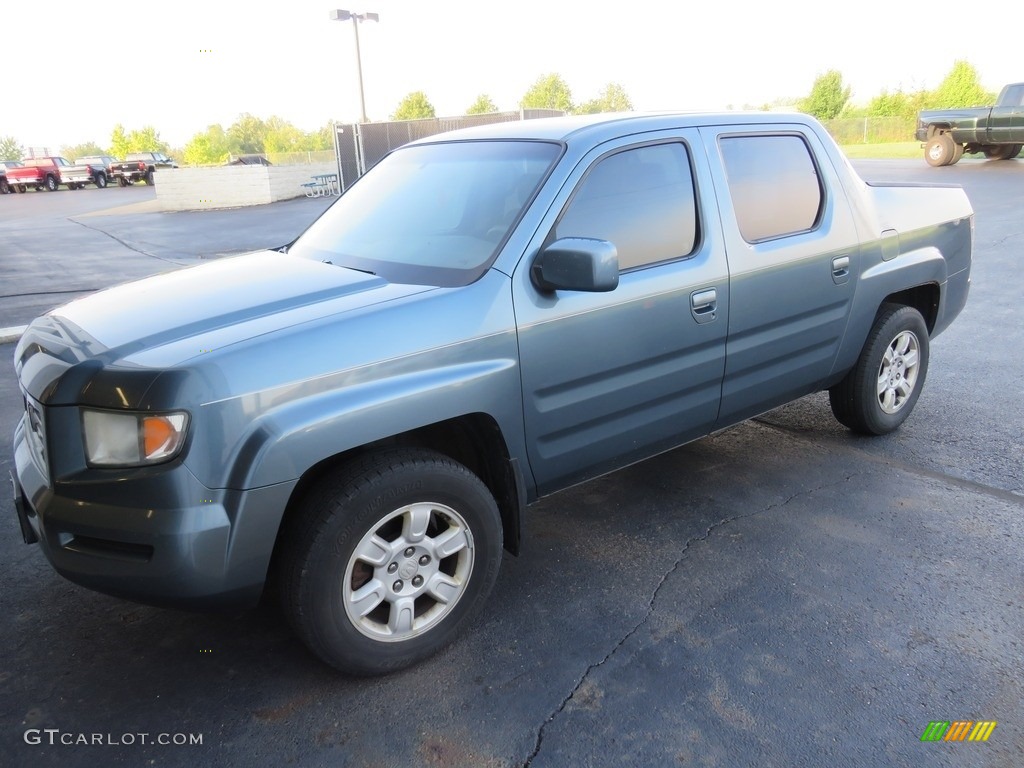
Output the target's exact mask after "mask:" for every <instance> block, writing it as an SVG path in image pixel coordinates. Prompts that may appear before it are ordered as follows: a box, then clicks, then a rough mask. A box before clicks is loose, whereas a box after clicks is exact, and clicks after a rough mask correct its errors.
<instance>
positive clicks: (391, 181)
mask: <svg viewBox="0 0 1024 768" xmlns="http://www.w3.org/2000/svg"><path fill="white" fill-rule="evenodd" d="M560 153H561V145H559V144H555V143H551V142H541V141H458V142H448V143H441V144H421V145H417V146H411V147H404V148H402V149H399V150H396V151H395V152H392V153H391V154H390V155H388V156H387V157H385V158H384V159H383V160H382V161H381V162H379V163H378V164H377V165H375V166H374V167H373V168H372V169H370V170H369V171H368V172H367V173H366V175H364V176H363V177H362V178H361V179H359V181H358V182H357V183H356V184H354V185H353V186H352V187H351V188H350V189H349V190H348V191H347V192H345V194H344V195H342V196H341V198H339V199H338V201H337V202H336V203H335V204H334V205H332V206H331V207H330V208H329V209H328V210H327V212H326V213H324V215H323V216H321V217H320V218H319V219H317V221H316V222H314V223H313V225H312V226H311V227H310V228H309V229H308V230H306V232H305V233H303V235H302V236H301V237H300V238H299V239H298V240H297V241H296V242H295V244H294V245H293V246H292V247H291V248H290V250H289V253H291V254H294V255H298V256H301V257H303V258H310V259H316V260H318V261H329V262H330V263H332V264H336V265H338V266H344V267H350V268H352V269H358V270H362V271H364V272H372V273H373V274H376V275H380V276H381V277H383V278H385V279H386V280H388V281H390V282H393V283H410V284H416V285H438V286H456V285H466V284H468V283H470V282H472V281H473V280H476V279H477V278H478V277H479V276H480V275H481V274H483V272H484V271H485V270H486V269H487V267H488V266H489V265H490V263H491V261H493V259H494V257H495V255H496V254H497V251H498V247H499V245H500V243H501V242H502V240H503V239H504V238H505V235H506V234H507V233H508V231H509V230H510V229H511V227H512V225H513V224H514V223H515V222H516V221H517V220H518V218H519V216H520V214H521V212H522V211H523V209H524V207H525V206H526V204H527V203H528V202H529V200H530V199H531V198H532V197H533V194H534V192H535V190H536V189H537V187H538V186H539V185H540V183H541V182H542V181H543V179H544V178H545V176H546V175H547V173H548V170H549V169H550V168H551V166H552V165H553V163H554V162H555V160H556V159H557V158H558V156H559V154H560Z"/></svg>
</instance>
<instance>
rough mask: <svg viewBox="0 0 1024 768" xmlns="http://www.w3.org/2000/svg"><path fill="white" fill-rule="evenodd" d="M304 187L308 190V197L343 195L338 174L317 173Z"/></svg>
mask: <svg viewBox="0 0 1024 768" xmlns="http://www.w3.org/2000/svg"><path fill="white" fill-rule="evenodd" d="M302 186H303V187H305V188H306V197H324V196H326V195H340V194H341V184H339V183H338V174H336V173H315V174H313V175H312V176H311V177H310V180H309V181H307V182H305V183H304V184H303V185H302Z"/></svg>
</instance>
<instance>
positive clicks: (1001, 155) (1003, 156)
mask: <svg viewBox="0 0 1024 768" xmlns="http://www.w3.org/2000/svg"><path fill="white" fill-rule="evenodd" d="M982 151H983V152H984V153H985V157H987V158H988V159H989V160H1009V159H1010V158H1011V157H1013V156H1014V153H1015V152H1018V151H1020V150H1019V149H1018V145H1017V144H996V145H994V146H988V147H985V149H984V150H982Z"/></svg>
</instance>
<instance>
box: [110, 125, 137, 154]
mask: <svg viewBox="0 0 1024 768" xmlns="http://www.w3.org/2000/svg"><path fill="white" fill-rule="evenodd" d="M131 151H132V150H131V144H130V142H129V141H128V134H127V133H125V130H124V126H123V125H121V124H120V123H118V124H117V125H115V126H114V130H113V131H112V132H111V134H110V152H109V154H111V155H113V156H114V157H116V158H118V159H119V160H123V159H124V156H125V155H127V154H128V153H129V152H131Z"/></svg>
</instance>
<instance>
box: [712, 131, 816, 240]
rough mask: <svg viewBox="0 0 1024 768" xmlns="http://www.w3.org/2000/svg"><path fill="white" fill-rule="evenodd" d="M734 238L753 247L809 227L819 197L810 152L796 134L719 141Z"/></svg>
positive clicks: (814, 220) (811, 223)
mask: <svg viewBox="0 0 1024 768" xmlns="http://www.w3.org/2000/svg"><path fill="white" fill-rule="evenodd" d="M720 146H721V148H722V159H723V160H724V162H725V174H726V178H727V180H728V184H729V195H730V196H731V197H732V206H733V209H734V210H735V212H736V223H737V225H739V229H740V234H741V235H743V239H744V240H746V241H747V242H748V243H758V242H761V241H762V240H770V239H772V238H776V237H784V236H786V235H795V234H798V233H800V232H806V231H808V230H811V229H813V228H814V227H815V226H816V225H817V223H818V219H819V217H820V215H821V210H822V207H823V203H824V198H823V195H822V191H821V181H820V179H819V178H818V169H817V167H816V166H815V165H814V160H813V159H812V158H811V151H810V149H809V148H808V146H807V144H806V143H804V140H803V139H802V138H800V137H799V136H729V137H726V138H722V139H721V140H720Z"/></svg>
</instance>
